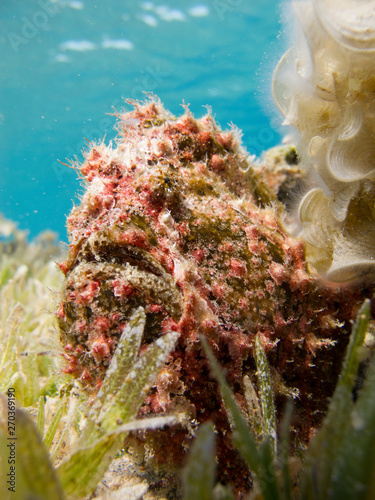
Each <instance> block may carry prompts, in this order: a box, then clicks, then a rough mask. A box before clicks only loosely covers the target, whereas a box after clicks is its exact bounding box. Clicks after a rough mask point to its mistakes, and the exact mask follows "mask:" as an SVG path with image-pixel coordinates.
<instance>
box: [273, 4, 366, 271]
mask: <svg viewBox="0 0 375 500" xmlns="http://www.w3.org/2000/svg"><path fill="white" fill-rule="evenodd" d="M292 7H293V10H294V13H295V15H296V18H297V21H298V23H297V24H298V37H297V43H295V45H294V46H293V47H292V48H291V49H289V50H288V52H287V53H286V54H285V55H284V56H283V58H282V59H281V61H280V62H279V64H278V67H277V68H276V71H275V74H274V97H275V100H276V102H277V104H278V106H279V108H280V110H281V111H282V113H283V114H284V115H285V122H284V124H286V125H291V126H293V127H295V128H296V129H297V131H298V138H297V141H298V148H297V149H298V151H299V154H300V157H301V158H302V163H301V165H303V166H304V168H305V170H308V171H309V172H310V174H311V175H310V177H311V185H310V189H309V191H308V192H307V193H306V194H305V196H304V197H303V199H302V200H301V202H300V205H299V217H300V220H301V222H302V225H303V230H302V235H303V237H304V239H305V241H306V242H307V252H308V253H307V255H308V259H309V261H310V262H311V263H312V264H313V265H314V266H315V268H316V269H317V270H318V271H319V272H320V273H322V274H324V275H326V276H327V277H328V278H329V279H331V280H334V281H347V280H351V279H353V278H358V277H363V276H364V275H368V274H369V273H370V272H371V273H372V274H373V271H374V262H375V252H374V242H375V216H374V193H375V186H374V179H375V148H374V133H375V122H374V113H375V104H374V99H373V95H374V89H375V78H374V70H375V63H374V53H375V2H374V1H365V2H363V1H362V2H356V1H354V0H347V1H345V2H339V1H337V0H313V1H312V2H310V1H306V2H292Z"/></svg>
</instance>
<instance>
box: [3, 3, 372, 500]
mask: <svg viewBox="0 0 375 500" xmlns="http://www.w3.org/2000/svg"><path fill="white" fill-rule="evenodd" d="M374 7H375V2H374V1H368V2H364V1H362V2H354V1H352V0H345V1H344V2H340V3H339V2H337V1H336V0H313V1H312V2H308V1H304V2H292V10H293V11H294V12H295V14H296V17H297V21H298V22H297V26H298V27H299V28H298V40H297V43H296V44H295V45H294V46H293V47H292V48H291V49H290V50H289V51H288V52H287V53H286V54H285V55H284V57H283V58H282V59H281V61H280V63H279V65H278V67H277V68H276V70H275V74H274V84H273V89H274V97H275V99H276V102H277V104H278V106H279V108H280V110H281V111H282V113H283V114H284V116H285V124H286V125H289V126H291V127H292V128H293V130H294V132H293V134H294V139H295V146H291V145H283V146H279V147H276V148H273V149H272V150H270V151H267V152H265V154H264V156H263V157H262V158H261V159H258V160H257V159H255V158H254V157H252V156H250V155H249V154H248V153H247V151H246V150H245V148H244V147H243V146H242V145H241V134H240V132H239V131H238V130H237V129H235V128H234V127H232V129H230V130H222V129H221V128H220V126H219V125H218V124H217V123H215V120H214V119H213V117H212V115H211V114H210V112H208V113H207V114H206V115H205V116H203V117H202V118H195V117H194V116H193V115H192V113H191V112H190V110H189V107H188V106H185V105H184V106H183V108H184V113H183V114H182V116H180V117H175V116H173V115H172V114H171V113H169V112H168V111H167V110H166V109H165V108H164V107H163V105H162V103H161V102H160V101H159V100H158V99H157V98H155V97H153V96H150V97H149V98H148V99H147V100H146V101H145V102H143V103H141V102H135V101H128V102H127V104H128V105H130V106H131V109H130V110H129V109H128V110H124V111H122V112H119V113H116V116H117V123H116V129H117V132H118V135H117V137H116V138H115V139H114V140H113V141H111V142H110V143H109V144H108V145H107V144H105V142H104V140H103V141H102V142H98V143H91V144H90V145H89V147H88V150H87V151H86V152H85V154H84V156H85V159H84V161H83V163H82V164H78V163H77V162H74V161H72V166H73V167H74V168H75V169H76V171H77V173H78V175H79V177H80V179H81V180H82V184H83V188H84V191H83V195H82V197H81V199H80V202H79V203H78V204H77V205H76V206H74V208H73V210H72V212H71V214H70V215H69V216H68V219H67V227H68V233H69V249H68V250H66V251H63V250H62V249H61V248H60V247H59V245H57V244H56V241H55V239H54V236H53V235H52V234H51V233H45V234H43V235H41V236H40V238H39V239H37V240H36V241H33V242H30V243H29V242H28V241H27V238H26V235H25V234H24V233H23V232H22V231H19V230H17V228H16V227H15V225H14V224H13V223H12V222H11V221H8V220H6V219H4V218H2V216H1V215H0V304H1V305H0V478H2V477H6V475H7V474H8V473H9V470H10V469H9V466H8V465H9V462H8V459H9V456H8V450H7V447H6V446H3V444H4V443H5V442H7V440H9V439H10V437H9V436H10V434H9V432H10V427H9V401H10V400H12V401H13V400H14V401H16V404H15V405H14V406H12V405H13V403H12V405H11V406H12V412H13V413H12V415H13V414H14V418H15V426H16V431H17V460H18V462H17V483H16V481H15V480H14V483H15V486H14V487H16V488H17V492H16V495H14V498H17V500H18V499H20V500H21V499H22V500H24V499H25V498H38V499H41V500H66V499H69V500H79V499H80V500H84V499H85V500H88V499H93V498H96V499H98V500H118V499H122V498H128V499H129V500H136V499H141V498H142V499H144V500H155V499H158V500H161V499H163V500H164V499H170V500H172V499H184V500H191V499H194V500H208V499H213V500H222V499H228V500H233V499H241V500H242V499H249V500H292V499H293V500H301V499H303V500H316V499H317V498H319V500H335V499H340V500H346V499H347V500H351V499H353V498H356V499H358V500H372V499H373V498H374V497H375V481H374V477H375V452H374V450H375V383H374V382H375V358H374V355H373V354H374V349H375V335H374V334H375V324H374V321H373V320H372V319H371V317H372V316H373V314H374V312H375V304H374V300H373V296H374V275H373V273H372V268H373V262H374V257H375V256H374V245H373V242H374V228H375V224H374V222H375V221H374V168H373V165H372V163H373V156H374V155H373V152H374V151H373V143H374V140H373V139H374V130H373V122H374V119H373V117H374V102H373V93H374V89H375V84H374V77H373V66H374V64H373V55H374V51H375V42H374V40H375V18H374V12H375V8H374ZM298 194H300V196H299V198H298ZM296 205H298V214H296ZM288 228H289V229H288ZM51 257H52V258H53V259H54V260H57V261H58V262H59V264H58V266H55V264H54V263H52V262H51ZM51 290H52V291H51ZM371 301H372V302H371ZM52 310H53V311H55V315H54V316H53V314H51V311H52ZM54 320H55V323H56V327H55V328H54V323H53V321H54ZM12 473H14V470H13V471H12ZM13 475H14V474H13ZM12 494H13V493H9V489H7V485H6V484H5V483H4V482H0V497H1V498H4V499H6V500H8V498H12V496H11V495H12Z"/></svg>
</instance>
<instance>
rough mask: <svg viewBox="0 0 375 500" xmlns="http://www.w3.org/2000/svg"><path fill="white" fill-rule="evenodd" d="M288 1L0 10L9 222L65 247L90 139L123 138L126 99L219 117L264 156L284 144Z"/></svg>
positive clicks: (0, 164) (4, 3)
mask: <svg viewBox="0 0 375 500" xmlns="http://www.w3.org/2000/svg"><path fill="white" fill-rule="evenodd" d="M279 17H280V8H279V1H278V0H263V1H260V0H247V1H246V0H210V1H208V0H206V1H202V2H200V1H199V0H198V1H197V0H185V1H182V0H176V1H174V2H172V1H163V0H162V1H161V2H157V1H155V2H145V1H142V2H141V1H130V0H123V1H121V0H106V1H104V0H103V1H101V2H99V1H97V2H95V1H89V0H82V1H78V0H70V1H67V0H60V1H50V0H1V1H0V51H1V56H0V153H1V157H0V168H1V170H0V212H2V213H3V214H4V215H5V216H6V217H7V218H11V219H13V220H15V221H17V222H18V224H19V227H20V228H21V229H27V230H28V231H29V233H30V236H31V237H34V236H35V235H37V234H38V233H39V232H40V231H42V230H45V229H52V230H54V231H56V232H58V233H59V237H60V239H61V240H64V241H66V240H67V236H66V230H65V219H66V216H67V215H68V213H69V212H70V210H71V208H72V205H73V202H74V201H75V202H76V203H78V199H79V198H78V197H79V195H80V193H82V187H81V185H80V181H79V180H78V178H77V173H76V172H75V171H74V170H72V169H69V168H68V167H65V166H64V165H61V164H60V163H59V162H58V160H61V161H63V162H66V163H67V159H68V160H69V159H72V158H74V156H75V155H77V156H78V158H79V159H82V154H81V151H82V148H83V147H84V146H85V144H87V143H86V141H85V138H86V139H88V140H97V139H101V138H102V137H104V135H106V140H107V141H108V140H109V139H111V138H112V137H114V135H115V134H114V132H113V125H114V122H115V118H114V117H113V116H110V115H109V114H108V113H112V112H113V107H114V108H116V109H121V107H122V106H123V104H124V101H123V100H122V98H135V99H142V98H143V96H144V94H143V92H153V93H154V94H156V95H158V96H159V97H160V98H161V99H162V101H163V102H164V105H165V106H166V107H167V108H168V109H170V110H171V111H172V112H173V113H174V114H181V113H182V111H183V110H182V107H181V104H182V102H183V101H185V103H189V105H190V108H191V110H192V111H193V113H194V114H195V115H196V116H202V115H203V114H205V113H206V108H205V107H204V106H206V105H209V106H210V107H211V108H212V111H213V114H214V115H215V117H216V120H217V121H218V122H219V123H220V125H221V126H222V127H223V128H228V126H229V125H228V124H230V123H234V124H235V125H237V126H238V127H239V128H240V129H242V131H243V142H244V144H245V146H246V147H247V149H248V151H249V152H250V153H252V154H256V155H260V154H261V152H262V150H264V149H267V148H269V147H271V146H273V145H275V144H277V143H278V142H279V141H280V135H279V131H278V129H277V124H279V123H280V119H279V117H278V116H277V115H276V114H273V113H274V111H273V110H274V106H273V104H272V98H271V97H270V94H271V91H270V75H271V73H272V69H273V67H274V65H275V64H276V62H277V59H278V57H279V56H280V54H281V52H282V51H283V49H284V47H282V44H281V43H279V42H278V40H277V36H278V33H279V31H280V25H279Z"/></svg>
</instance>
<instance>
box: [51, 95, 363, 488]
mask: <svg viewBox="0 0 375 500" xmlns="http://www.w3.org/2000/svg"><path fill="white" fill-rule="evenodd" d="M132 104H133V105H134V109H133V110H132V111H130V112H127V113H125V112H124V113H121V114H119V115H118V122H117V129H118V132H119V134H118V137H117V139H116V141H115V142H114V143H112V144H110V145H109V146H107V145H105V144H104V143H101V144H92V145H91V149H90V150H89V151H88V152H87V154H86V158H85V161H84V163H83V164H82V165H81V166H80V167H79V171H80V174H81V176H82V177H83V179H84V181H85V193H84V195H83V197H82V200H81V203H80V205H79V206H77V207H75V208H74V209H73V210H72V213H71V214H70V216H69V218H68V231H69V234H70V251H69V256H68V259H67V261H66V262H64V263H63V264H61V269H62V270H63V272H64V274H65V276H66V278H65V282H64V286H63V290H62V299H61V306H60V308H59V311H58V313H57V316H58V322H59V328H60V336H61V342H62V344H63V345H64V347H65V357H66V359H67V365H66V368H65V370H66V372H69V373H74V374H75V375H76V377H77V378H79V379H80V380H81V382H82V384H83V385H84V386H85V387H86V388H87V390H88V391H91V392H92V393H94V394H95V391H97V390H98V388H99V387H100V384H101V381H102V379H103V376H104V374H105V371H106V369H107V367H108V365H109V363H110V361H111V356H112V354H113V352H114V349H115V347H116V345H117V342H118V339H119V337H120V335H121V332H122V330H123V328H124V325H126V323H127V321H128V319H129V316H130V315H131V312H132V311H133V310H134V309H135V308H137V307H139V306H143V307H144V308H145V311H146V314H147V321H146V328H145V332H144V339H143V344H142V346H141V350H145V349H147V345H148V344H149V343H150V342H152V341H153V340H155V339H157V338H158V337H160V336H162V335H164V334H165V333H166V332H168V331H170V330H175V331H178V332H179V333H180V337H179V341H178V344H177V347H176V349H175V350H174V351H173V352H172V354H171V355H170V356H169V358H168V361H167V363H166V364H165V366H164V368H163V370H162V372H161V373H160V375H159V377H158V379H157V381H156V383H155V385H154V387H152V388H151V389H150V391H149V393H148V395H147V398H146V400H145V402H144V405H143V406H142V408H141V411H140V413H141V414H142V415H148V414H158V413H163V414H164V413H169V414H171V413H176V412H177V413H179V414H180V415H184V421H185V425H184V424H183V423H181V425H180V426H177V427H176V426H175V427H173V428H170V429H167V430H162V431H146V433H145V434H144V435H140V434H139V435H137V436H133V441H132V446H134V447H136V446H137V445H139V448H142V449H143V450H144V456H145V460H146V461H147V460H149V461H150V463H151V462H152V464H153V465H155V466H158V467H164V468H165V470H167V471H172V470H176V469H178V467H180V466H182V465H183V464H184V462H185V459H186V451H187V449H188V447H189V444H190V442H191V440H192V437H193V435H194V432H195V429H196V427H197V425H198V424H201V423H203V422H205V421H208V420H211V421H213V423H214V425H215V428H216V432H217V436H218V448H217V454H218V463H219V469H218V474H219V480H220V481H221V482H223V483H229V484H232V486H233V487H234V489H235V491H236V494H237V496H238V497H241V495H242V494H243V492H245V491H247V490H248V489H249V488H250V486H251V477H250V473H249V471H248V470H247V468H246V465H245V463H244V462H243V461H242V458H241V457H240V455H239V454H238V452H236V451H235V450H234V449H233V446H232V444H231V439H230V423H229V421H228V418H227V413H226V410H225V408H224V405H223V403H222V400H221V398H220V394H219V392H218V388H217V384H216V382H215V381H214V380H213V379H212V378H211V377H210V368H209V365H208V361H207V358H206V356H205V355H204V353H203V350H202V346H201V343H200V336H201V335H204V336H205V337H206V338H207V340H208V342H209V344H210V346H211V348H212V350H213V352H214V354H215V356H216V357H217V359H218V361H219V363H220V365H221V366H222V368H223V369H224V370H225V374H226V378H227V380H228V382H229V384H230V386H231V388H232V390H233V393H234V395H235V397H236V399H237V401H238V403H239V405H240V406H241V408H242V409H243V411H244V412H245V413H246V412H247V411H248V410H247V406H246V403H245V396H244V382H243V379H244V376H245V375H247V376H249V377H250V378H251V380H253V381H254V382H255V381H256V378H255V363H254V359H253V350H254V341H255V338H256V336H258V337H259V338H260V340H261V342H262V344H263V347H264V349H265V352H266V354H267V357H268V360H269V363H270V366H271V373H272V377H273V386H274V392H275V398H276V405H277V409H278V411H279V412H280V411H281V410H282V408H283V406H284V404H285V401H286V399H287V398H288V397H292V398H294V400H295V416H294V423H293V425H294V438H295V441H297V440H298V442H302V443H307V442H308V441H309V439H310V438H311V436H312V435H313V433H314V432H315V429H316V427H317V426H318V424H319V422H320V421H321V418H322V416H323V414H324V411H325V410H326V407H327V402H328V398H329V397H330V396H331V395H332V392H333V388H334V386H335V382H336V380H337V376H338V372H339V369H340V364H341V359H342V353H343V350H344V349H345V346H346V342H347V336H348V333H349V331H350V328H351V325H350V320H351V319H353V318H354V317H355V314H356V312H357V310H358V305H359V302H360V300H361V297H362V296H363V295H361V293H363V292H361V291H360V290H358V289H357V290H356V289H353V288H351V289H349V288H346V289H343V288H341V287H339V286H335V287H332V286H327V285H325V284H324V283H321V282H320V281H319V280H318V278H317V277H316V276H315V275H313V274H311V273H309V272H308V271H307V268H306V265H305V260H304V247H303V244H302V242H301V241H299V240H296V239H293V238H292V237H290V236H289V235H288V234H287V233H286V231H285V230H284V228H283V226H282V224H281V221H280V220H281V219H280V217H281V215H282V211H283V208H282V206H281V204H280V203H279V202H278V200H277V197H276V195H275V194H274V193H273V192H272V189H271V188H269V187H268V186H267V184H266V183H265V181H264V179H262V177H261V175H262V170H261V169H259V168H258V169H257V171H255V170H254V165H252V162H251V159H250V158H249V157H248V155H247V153H246V151H245V150H244V149H243V148H242V146H241V144H240V135H239V133H238V131H236V130H235V129H232V130H230V131H222V130H220V128H219V127H218V125H217V124H216V123H215V121H214V120H213V118H212V116H211V115H210V114H207V115H206V116H204V117H203V118H201V119H195V118H194V117H193V116H192V114H191V113H190V111H189V109H188V108H185V112H184V114H183V116H181V117H180V118H175V117H174V116H172V115H171V114H169V113H168V112H167V111H166V110H165V109H164V108H163V107H162V105H161V103H160V102H158V101H150V102H147V103H145V104H140V103H132Z"/></svg>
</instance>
